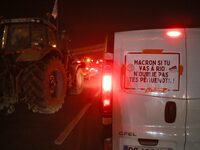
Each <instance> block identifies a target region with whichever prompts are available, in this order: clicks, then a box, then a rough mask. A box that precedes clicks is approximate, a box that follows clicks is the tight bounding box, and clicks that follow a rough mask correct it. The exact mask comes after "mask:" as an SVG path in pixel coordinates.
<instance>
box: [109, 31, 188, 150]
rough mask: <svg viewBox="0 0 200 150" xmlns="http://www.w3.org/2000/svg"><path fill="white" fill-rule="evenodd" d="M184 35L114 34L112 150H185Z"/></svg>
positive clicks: (130, 32)
mask: <svg viewBox="0 0 200 150" xmlns="http://www.w3.org/2000/svg"><path fill="white" fill-rule="evenodd" d="M185 46H186V44H185V30H184V29H176V30H168V29H157V30H140V31H139V30H138V31H127V32H118V33H115V37H114V68H113V72H114V73H113V149H114V150H183V149H184V144H185V122H186V119H185V118H186V69H187V68H186V48H185Z"/></svg>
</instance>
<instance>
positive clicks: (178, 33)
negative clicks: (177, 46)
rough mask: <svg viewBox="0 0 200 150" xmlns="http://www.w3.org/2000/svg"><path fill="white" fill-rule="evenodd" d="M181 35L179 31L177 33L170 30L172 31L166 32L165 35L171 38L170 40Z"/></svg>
mask: <svg viewBox="0 0 200 150" xmlns="http://www.w3.org/2000/svg"><path fill="white" fill-rule="evenodd" d="M181 34H182V33H181V32H180V31H177V30H172V31H168V32H167V35H168V36H169V37H172V38H176V37H179V36H180V35H181Z"/></svg>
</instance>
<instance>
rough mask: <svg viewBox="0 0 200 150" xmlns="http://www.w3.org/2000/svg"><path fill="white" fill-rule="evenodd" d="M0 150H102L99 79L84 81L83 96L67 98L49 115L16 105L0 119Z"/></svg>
mask: <svg viewBox="0 0 200 150" xmlns="http://www.w3.org/2000/svg"><path fill="white" fill-rule="evenodd" d="M0 149H1V150H68V149H69V150H94V149H95V150H102V149H103V127H102V124H101V101H100V79H99V78H95V79H91V80H89V81H86V83H85V88H84V91H83V93H82V94H80V95H77V96H74V95H71V96H68V97H67V98H66V102H65V104H64V105H63V108H62V109H61V110H60V111H59V112H57V113H55V114H52V115H45V114H38V113H32V112H30V111H28V110H26V109H24V108H23V106H21V105H19V106H17V108H16V111H15V112H14V113H13V114H11V115H8V116H1V118H0Z"/></svg>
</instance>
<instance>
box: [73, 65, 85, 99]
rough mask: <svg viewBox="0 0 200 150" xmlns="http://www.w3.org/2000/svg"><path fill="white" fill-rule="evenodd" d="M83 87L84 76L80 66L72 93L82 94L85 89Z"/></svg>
mask: <svg viewBox="0 0 200 150" xmlns="http://www.w3.org/2000/svg"><path fill="white" fill-rule="evenodd" d="M83 87H84V77H83V74H82V69H81V68H78V70H77V71H76V74H75V81H74V84H73V87H72V89H71V90H70V94H72V95H78V94H80V93H81V92H82V91H83Z"/></svg>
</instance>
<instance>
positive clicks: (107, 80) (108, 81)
mask: <svg viewBox="0 0 200 150" xmlns="http://www.w3.org/2000/svg"><path fill="white" fill-rule="evenodd" d="M111 88H112V77H111V75H104V76H103V90H104V91H105V92H106V91H111Z"/></svg>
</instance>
